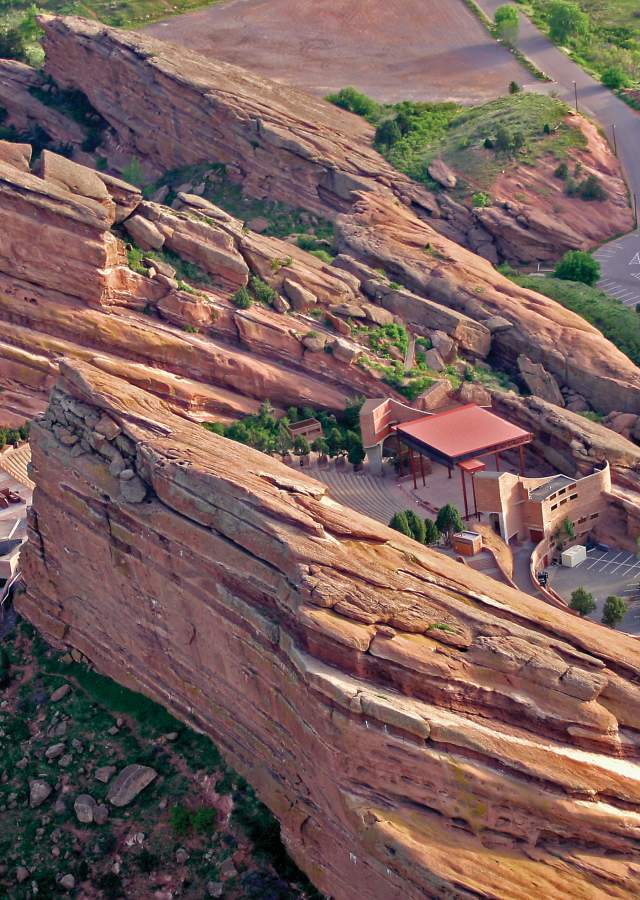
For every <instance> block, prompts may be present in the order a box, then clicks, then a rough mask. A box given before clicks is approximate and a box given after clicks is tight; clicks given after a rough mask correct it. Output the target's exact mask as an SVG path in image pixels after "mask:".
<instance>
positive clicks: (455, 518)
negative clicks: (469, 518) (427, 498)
mask: <svg viewBox="0 0 640 900" xmlns="http://www.w3.org/2000/svg"><path fill="white" fill-rule="evenodd" d="M436 528H437V529H438V531H439V532H440V534H444V535H446V539H447V543H448V544H450V543H451V538H452V536H453V535H454V534H455V533H456V532H457V531H462V530H463V529H464V525H463V523H462V516H461V515H460V511H459V509H458V508H457V506H454V505H453V503H447V504H445V506H443V507H441V509H439V510H438V515H437V516H436Z"/></svg>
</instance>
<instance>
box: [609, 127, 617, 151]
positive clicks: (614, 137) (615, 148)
mask: <svg viewBox="0 0 640 900" xmlns="http://www.w3.org/2000/svg"><path fill="white" fill-rule="evenodd" d="M611 133H612V134H613V152H614V153H615V155H616V156H617V155H618V142H617V140H616V123H615V122H612V123H611Z"/></svg>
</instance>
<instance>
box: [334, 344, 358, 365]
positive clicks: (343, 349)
mask: <svg viewBox="0 0 640 900" xmlns="http://www.w3.org/2000/svg"><path fill="white" fill-rule="evenodd" d="M331 351H332V353H333V356H334V358H335V359H337V360H338V362H343V363H346V364H347V365H351V363H352V362H354V360H355V359H356V358H357V357H358V355H359V350H358V348H357V347H356V346H355V345H354V344H349V343H348V342H347V341H343V340H342V339H341V338H336V340H335V341H333V343H332V344H331Z"/></svg>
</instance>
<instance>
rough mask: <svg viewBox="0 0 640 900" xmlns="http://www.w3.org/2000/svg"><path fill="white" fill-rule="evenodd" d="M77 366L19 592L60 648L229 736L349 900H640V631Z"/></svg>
mask: <svg viewBox="0 0 640 900" xmlns="http://www.w3.org/2000/svg"><path fill="white" fill-rule="evenodd" d="M60 366H61V372H62V376H61V379H60V380H59V382H58V384H57V387H56V389H55V390H54V392H53V394H52V398H51V402H50V405H49V408H48V410H47V413H46V415H45V416H44V417H43V418H42V419H41V420H40V421H37V422H36V423H34V426H33V430H32V452H33V477H34V479H35V481H36V485H37V487H36V490H35V494H34V501H33V507H32V510H31V512H30V517H29V530H30V540H29V544H28V550H27V554H26V558H25V561H24V572H25V578H26V582H27V593H26V594H24V595H23V596H21V597H20V598H19V599H18V605H19V609H20V612H21V613H23V614H24V615H26V616H27V617H28V618H29V619H30V620H31V621H32V622H33V623H34V624H35V625H36V626H37V627H38V628H39V629H40V630H41V631H42V632H43V633H44V634H45V635H46V636H47V638H48V639H49V640H51V641H52V642H53V643H54V644H56V645H57V646H59V647H69V648H75V650H76V651H79V652H80V653H82V654H84V655H85V656H86V657H87V658H88V659H89V660H90V661H91V662H92V663H93V664H95V666H96V667H97V668H98V669H99V670H100V671H103V672H105V673H106V674H108V675H110V676H112V677H115V678H116V679H118V680H119V681H121V682H124V683H126V684H128V685H130V686H132V687H134V688H136V689H139V690H142V691H144V692H145V693H147V694H149V695H150V696H152V697H154V698H155V699H156V700H159V701H160V702H162V703H163V704H165V705H166V706H167V707H168V708H169V709H171V710H172V711H173V712H174V713H175V714H176V715H178V716H180V717H182V718H183V719H184V720H186V721H188V722H190V723H192V724H193V725H195V726H196V727H198V728H200V729H202V730H203V731H205V732H206V733H208V734H210V735H211V736H212V737H213V738H214V740H215V741H216V742H217V743H218V744H219V745H220V746H221V748H222V749H223V751H224V753H225V754H226V756H227V758H228V759H229V761H230V762H231V763H232V764H233V765H234V766H235V767H236V768H237V769H238V770H239V771H240V772H242V773H243V774H244V775H246V777H247V778H249V780H250V781H251V782H252V784H253V785H254V786H255V787H256V789H257V791H258V793H259V795H260V797H261V798H262V799H263V800H264V801H265V802H266V803H267V804H268V805H269V806H270V807H271V809H272V810H273V811H274V812H275V813H276V815H277V816H278V817H279V818H280V821H281V824H282V834H283V838H284V841H285V843H286V845H287V847H288V849H289V851H290V852H291V853H292V855H293V856H294V858H295V859H296V861H297V862H298V863H299V864H300V865H301V866H302V867H303V868H304V869H305V871H306V872H307V873H308V874H309V875H310V877H311V878H312V879H313V880H314V882H315V883H316V885H317V886H318V887H319V888H320V889H321V890H322V891H324V892H325V893H326V894H327V895H330V896H333V897H335V898H336V900H351V898H353V897H354V896H356V895H357V896H358V897H359V898H362V900H392V898H398V900H399V898H410V900H423V898H424V897H453V896H455V897H478V896H484V897H486V896H493V897H497V896H499V897H504V898H514V900H515V898H521V897H526V896H532V895H533V894H536V895H539V896H544V897H545V898H550V900H560V898H564V897H567V896H571V897H584V898H593V900H596V898H599V897H603V896H608V897H618V898H625V897H629V898H631V897H633V896H635V894H636V891H637V880H638V875H639V874H640V863H639V855H638V850H639V847H640V767H639V765H638V762H637V759H638V757H639V755H640V731H639V722H640V687H639V686H638V680H639V677H640V665H639V663H638V652H637V642H636V641H635V640H634V639H633V638H631V637H627V636H625V635H622V634H618V635H616V640H615V641H612V640H611V632H610V631H609V630H608V629H605V628H603V627H602V626H599V625H595V624H592V623H590V622H586V621H583V620H581V619H580V618H577V617H574V616H572V615H570V614H569V613H567V612H563V611H561V610H557V609H554V608H552V607H550V606H548V605H545V604H544V603H542V602H539V601H536V600H534V599H533V598H530V597H527V596H525V595H522V594H520V593H518V592H516V591H515V590H512V589H510V588H508V587H506V586H503V585H501V584H499V583H498V582H496V581H493V580H491V579H488V578H487V577H485V576H483V575H482V574H480V573H476V572H473V573H471V571H470V570H469V569H468V568H466V567H462V566H459V565H458V564H457V563H455V562H453V561H452V560H449V559H448V558H446V557H444V556H441V555H438V554H436V553H434V552H432V551H429V550H427V549H424V548H422V547H421V546H419V545H418V544H416V543H415V542H413V541H411V540H409V539H407V538H404V537H403V536H400V535H398V534H397V533H395V532H391V531H390V530H388V529H387V528H385V527H382V526H380V525H378V524H376V523H374V522H372V521H370V520H367V519H366V518H364V517H362V516H360V515H358V514H357V513H355V512H353V511H350V510H346V509H344V508H342V507H340V506H339V505H337V504H336V503H334V502H332V501H331V500H330V499H329V497H328V496H327V494H326V489H325V487H324V486H323V485H320V484H318V483H317V482H315V481H313V480H311V479H309V478H307V477H305V476H304V475H302V474H297V473H296V474H293V473H292V472H291V470H290V469H287V468H286V467H284V466H282V465H281V464H279V463H278V462H276V461H274V460H272V459H270V458H268V457H266V456H264V455H262V454H260V453H258V452H256V451H253V450H250V449H249V448H246V447H242V446H239V445H237V444H234V443H231V442H229V441H227V440H225V439H224V438H220V437H218V436H216V435H212V434H207V433H204V432H203V430H202V428H201V427H199V426H198V425H196V424H194V423H191V422H189V421H187V420H186V419H184V418H181V417H177V416H176V415H174V414H173V413H171V412H170V411H169V409H168V407H167V406H166V405H165V404H164V403H162V402H161V401H159V400H158V399H157V398H154V397H152V396H151V395H149V394H147V393H145V392H143V391H141V390H139V389H138V388H135V387H133V386H131V385H129V384H128V383H126V382H124V381H121V380H119V379H117V378H112V377H110V376H109V375H107V374H105V373H104V372H103V371H101V370H99V369H97V368H95V367H93V366H90V365H87V364H85V363H74V364H69V363H66V362H64V361H63V362H62V363H61V364H60ZM89 544H90V546H91V548H92V552H91V553H90V554H88V553H87V552H86V547H87V546H88V545H89ZM123 622H124V623H127V627H123Z"/></svg>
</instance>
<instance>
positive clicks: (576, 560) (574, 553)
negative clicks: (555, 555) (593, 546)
mask: <svg viewBox="0 0 640 900" xmlns="http://www.w3.org/2000/svg"><path fill="white" fill-rule="evenodd" d="M586 558H587V548H586V547H583V546H582V544H576V546H575V547H569V548H568V549H567V550H563V551H562V565H563V566H566V567H567V568H568V569H575V567H576V566H579V565H580V563H583V562H584V561H585V559H586Z"/></svg>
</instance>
